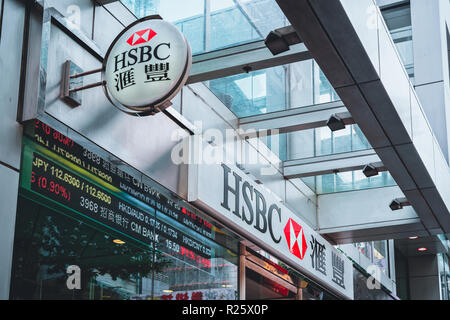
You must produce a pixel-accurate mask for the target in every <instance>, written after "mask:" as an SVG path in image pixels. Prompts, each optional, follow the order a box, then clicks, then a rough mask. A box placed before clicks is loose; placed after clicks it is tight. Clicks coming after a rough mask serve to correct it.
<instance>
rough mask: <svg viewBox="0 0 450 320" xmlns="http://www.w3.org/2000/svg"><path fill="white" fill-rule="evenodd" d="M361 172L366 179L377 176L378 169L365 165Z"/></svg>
mask: <svg viewBox="0 0 450 320" xmlns="http://www.w3.org/2000/svg"><path fill="white" fill-rule="evenodd" d="M362 172H363V173H364V175H365V176H366V177H367V178H370V177H375V176H377V175H378V174H379V172H378V169H377V168H376V167H375V166H374V165H372V164H368V165H366V166H365V167H364V169H363V171H362Z"/></svg>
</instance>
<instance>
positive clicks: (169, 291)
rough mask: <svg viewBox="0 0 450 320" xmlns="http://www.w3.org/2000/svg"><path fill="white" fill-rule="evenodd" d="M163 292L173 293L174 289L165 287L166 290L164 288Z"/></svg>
mask: <svg viewBox="0 0 450 320" xmlns="http://www.w3.org/2000/svg"><path fill="white" fill-rule="evenodd" d="M163 292H164V293H172V292H173V290H170V289H165V290H163Z"/></svg>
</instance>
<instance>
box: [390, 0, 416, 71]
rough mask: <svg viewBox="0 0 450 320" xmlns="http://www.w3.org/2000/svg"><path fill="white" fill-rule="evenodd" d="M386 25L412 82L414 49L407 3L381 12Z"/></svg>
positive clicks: (409, 10) (409, 11)
mask: <svg viewBox="0 0 450 320" xmlns="http://www.w3.org/2000/svg"><path fill="white" fill-rule="evenodd" d="M382 14H383V17H384V20H385V21H386V25H387V27H388V29H389V31H390V32H391V37H392V39H393V40H394V43H395V45H396V47H397V51H398V53H399V54H400V58H401V59H402V61H403V65H404V66H405V69H406V71H407V72H408V74H409V76H410V78H411V79H412V80H414V49H413V38H412V24H411V8H410V5H409V3H408V4H406V5H401V6H396V7H394V8H387V9H384V10H382Z"/></svg>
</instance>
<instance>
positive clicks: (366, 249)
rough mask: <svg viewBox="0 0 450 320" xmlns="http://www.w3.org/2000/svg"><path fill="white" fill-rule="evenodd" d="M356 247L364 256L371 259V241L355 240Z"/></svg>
mask: <svg viewBox="0 0 450 320" xmlns="http://www.w3.org/2000/svg"><path fill="white" fill-rule="evenodd" d="M355 246H356V248H357V249H358V250H359V252H361V254H363V255H364V256H365V257H366V258H368V259H369V260H370V261H372V243H370V242H357V243H355Z"/></svg>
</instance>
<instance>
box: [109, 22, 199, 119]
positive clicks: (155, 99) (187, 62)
mask: <svg viewBox="0 0 450 320" xmlns="http://www.w3.org/2000/svg"><path fill="white" fill-rule="evenodd" d="M191 64H192V54H191V49H190V46H189V43H188V42H187V40H186V38H185V37H184V36H183V34H182V33H181V32H180V31H179V30H178V29H177V28H176V27H175V26H174V25H173V24H171V23H169V22H167V21H164V20H162V18H161V17H160V16H157V15H155V16H149V17H145V18H143V19H140V20H137V21H136V22H134V23H133V24H131V25H129V26H128V27H126V28H125V29H124V30H123V31H122V32H121V33H120V34H119V35H118V36H117V37H116V39H115V40H114V41H113V42H112V44H111V46H110V47H109V49H108V51H107V53H106V56H105V59H104V62H103V72H102V77H103V83H104V89H105V93H106V96H107V97H108V99H109V100H110V101H111V102H112V103H113V104H114V105H115V106H116V107H118V108H119V109H121V110H122V111H124V112H126V113H129V114H132V115H139V116H145V115H152V114H155V113H156V112H158V111H161V110H163V109H165V108H167V107H168V106H170V105H171V103H170V99H172V98H173V97H174V96H175V95H176V94H177V93H178V92H179V91H180V89H181V88H182V87H183V85H184V84H185V83H186V80H187V78H188V76H189V71H190V67H191Z"/></svg>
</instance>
